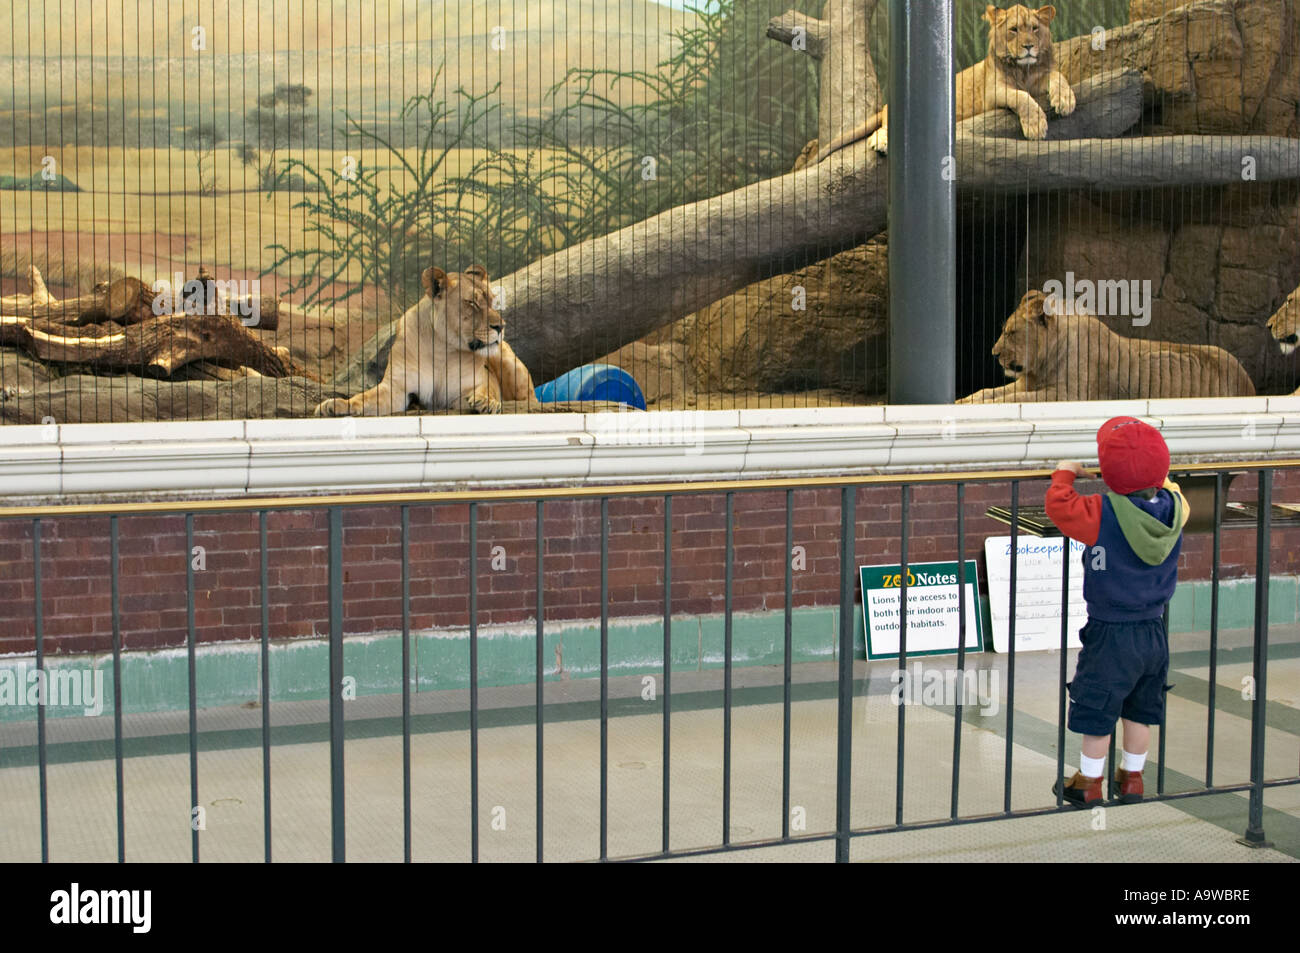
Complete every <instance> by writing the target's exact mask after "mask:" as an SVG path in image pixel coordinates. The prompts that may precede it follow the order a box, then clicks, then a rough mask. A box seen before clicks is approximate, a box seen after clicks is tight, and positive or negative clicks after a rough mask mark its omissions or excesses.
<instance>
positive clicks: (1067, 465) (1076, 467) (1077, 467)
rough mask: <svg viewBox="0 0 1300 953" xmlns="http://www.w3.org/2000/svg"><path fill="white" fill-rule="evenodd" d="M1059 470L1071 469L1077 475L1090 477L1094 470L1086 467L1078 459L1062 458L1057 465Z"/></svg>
mask: <svg viewBox="0 0 1300 953" xmlns="http://www.w3.org/2000/svg"><path fill="white" fill-rule="evenodd" d="M1056 469H1058V470H1069V471H1070V472H1071V473H1073V474H1074V475H1075V476H1082V477H1090V476H1092V471H1090V470H1088V469H1087V468H1085V467H1084V465H1083V464H1082V463H1080V462H1079V461H1078V460H1062V461H1061V462H1060V463H1058V464H1057V465H1056Z"/></svg>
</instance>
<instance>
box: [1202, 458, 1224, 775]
mask: <svg viewBox="0 0 1300 953" xmlns="http://www.w3.org/2000/svg"><path fill="white" fill-rule="evenodd" d="M1222 529H1223V472H1222V471H1219V472H1217V473H1215V474H1214V550H1213V558H1212V560H1211V563H1210V678H1209V682H1210V685H1209V697H1208V698H1207V699H1206V701H1205V705H1206V708H1207V709H1208V715H1209V718H1208V724H1207V725H1206V729H1205V731H1206V736H1205V786H1206V787H1207V788H1210V787H1214V710H1215V706H1216V704H1217V701H1216V699H1215V688H1216V687H1217V681H1216V680H1217V679H1218V677H1219V559H1220V553H1219V546H1220V543H1221V536H1220V533H1221V531H1222Z"/></svg>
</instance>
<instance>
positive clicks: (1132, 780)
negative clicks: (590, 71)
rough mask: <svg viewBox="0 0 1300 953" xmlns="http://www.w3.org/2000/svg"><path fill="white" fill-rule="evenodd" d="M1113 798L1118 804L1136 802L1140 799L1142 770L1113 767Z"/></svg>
mask: <svg viewBox="0 0 1300 953" xmlns="http://www.w3.org/2000/svg"><path fill="white" fill-rule="evenodd" d="M1115 787H1116V792H1115V800H1116V801H1118V802H1119V803H1120V804H1136V803H1137V802H1138V801H1140V800H1142V772H1141V771H1125V770H1124V769H1123V768H1116V769H1115Z"/></svg>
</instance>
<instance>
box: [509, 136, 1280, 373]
mask: <svg viewBox="0 0 1300 953" xmlns="http://www.w3.org/2000/svg"><path fill="white" fill-rule="evenodd" d="M1049 128H1050V125H1049ZM956 152H957V155H956V160H957V162H956V166H957V172H956V176H957V178H956V181H957V186H958V190H959V191H961V192H995V193H998V192H1001V193H1007V192H1017V193H1021V194H1025V193H1036V192H1045V191H1054V190H1058V189H1067V188H1089V189H1095V190H1098V191H1115V190H1123V189H1142V188H1157V187H1169V186H1181V187H1188V186H1198V185H1227V184H1236V183H1240V182H1241V181H1242V178H1243V170H1244V169H1245V168H1246V166H1245V165H1244V164H1243V159H1246V158H1248V157H1249V159H1250V160H1251V161H1250V163H1249V165H1251V166H1252V169H1251V171H1253V174H1254V180H1255V181H1258V182H1275V181H1280V180H1297V179H1300V143H1298V142H1297V140H1295V139H1287V138H1282V137H1276V136H1170V137H1149V138H1130V139H1078V140H1067V141H1061V142H1052V141H1049V142H1025V141H1023V140H1011V139H990V138H987V137H984V136H971V135H969V134H960V135H959V136H958V139H957V149H956ZM886 161H887V160H886V159H884V158H883V157H881V156H879V155H878V154H877V153H876V152H875V151H874V150H871V149H868V148H867V147H866V144H865V143H857V144H855V145H853V146H849V147H847V148H845V149H843V150H841V151H840V152H837V153H835V154H834V155H832V156H831V157H830V158H829V159H827V160H826V161H825V162H823V163H821V164H819V165H815V166H811V167H809V168H805V169H801V170H799V171H798V172H792V173H789V174H787V175H783V176H779V177H777V178H773V179H766V180H764V181H762V182H756V183H754V184H753V185H749V186H746V187H745V188H743V189H738V190H736V191H734V192H729V193H727V194H725V195H719V196H717V197H715V198H711V199H706V200H705V201H702V202H695V203H692V204H689V205H683V206H679V207H677V208H673V209H669V210H668V211H666V212H662V213H660V214H659V215H656V216H654V217H653V218H649V219H646V220H645V221H642V222H638V223H636V224H634V225H629V226H627V227H626V228H622V229H619V230H618V231H616V232H612V233H611V234H609V235H605V236H602V237H600V238H595V239H591V240H589V241H585V242H581V243H579V244H577V245H574V246H572V247H570V248H566V249H564V250H562V251H559V252H556V253H555V254H552V255H548V256H547V257H545V258H542V259H539V260H538V261H535V262H533V263H532V264H530V265H528V266H527V267H526V268H523V269H521V270H520V271H517V272H515V273H513V274H511V275H508V276H506V277H504V278H502V279H501V280H500V282H499V284H500V285H501V287H502V290H503V292H504V295H505V301H506V305H507V308H506V310H505V312H504V313H505V317H506V319H507V321H508V323H509V335H510V342H511V346H512V347H513V348H514V350H515V353H516V354H518V355H519V357H520V359H521V360H523V361H524V363H525V364H526V365H527V366H528V368H529V370H530V371H532V373H533V376H534V378H536V379H537V380H549V379H551V378H553V377H556V376H558V375H560V374H562V373H564V372H565V371H567V370H569V369H570V368H573V367H576V366H578V365H580V364H582V363H583V362H585V361H589V360H592V359H593V358H595V357H597V356H599V355H601V354H608V353H610V352H612V351H615V350H617V349H618V348H619V347H622V346H623V345H624V344H627V343H628V342H630V341H636V340H639V339H641V338H642V337H644V336H645V335H647V334H649V333H650V332H651V331H653V330H655V329H656V328H659V327H661V326H662V325H664V324H667V323H668V322H670V321H674V320H676V319H678V318H681V317H684V316H685V315H688V314H690V313H692V312H694V311H698V310H699V309H700V308H702V307H704V306H705V305H707V304H710V303H711V302H714V301H717V300H718V299H719V298H723V297H725V296H726V295H729V294H732V293H733V292H736V291H739V290H740V289H741V288H744V287H745V286H747V285H750V284H753V283H754V282H755V281H758V280H760V279H762V278H767V277H770V276H771V275H772V274H775V273H784V272H789V271H793V270H795V269H797V268H801V267H803V266H805V265H808V264H811V263H812V262H814V261H820V260H822V259H824V258H827V257H829V256H830V255H833V254H835V253H836V252H839V251H842V250H844V249H846V248H852V247H854V246H856V245H860V244H862V243H863V242H865V241H867V240H868V239H869V238H871V237H872V236H874V235H877V234H879V233H880V232H882V231H883V230H884V229H885V227H886V225H887V224H888V217H887V192H888V189H887V183H886V177H885V169H884V163H885V162H886Z"/></svg>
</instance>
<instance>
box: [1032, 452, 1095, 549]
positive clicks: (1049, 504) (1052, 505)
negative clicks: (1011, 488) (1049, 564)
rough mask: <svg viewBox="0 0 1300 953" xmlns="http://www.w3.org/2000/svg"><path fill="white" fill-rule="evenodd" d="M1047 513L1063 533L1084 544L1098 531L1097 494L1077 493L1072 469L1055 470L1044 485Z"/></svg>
mask: <svg viewBox="0 0 1300 953" xmlns="http://www.w3.org/2000/svg"><path fill="white" fill-rule="evenodd" d="M1046 508H1047V517H1048V519H1050V520H1051V521H1052V522H1053V523H1055V524H1056V528H1057V529H1059V530H1060V531H1061V532H1062V533H1064V534H1065V535H1066V536H1068V537H1070V538H1071V539H1077V540H1078V541H1079V542H1081V543H1083V544H1084V545H1086V546H1091V545H1092V544H1093V543H1095V542H1097V536H1098V535H1099V534H1100V533H1101V496H1100V495H1099V494H1096V493H1094V494H1093V495H1092V496H1080V495H1079V494H1078V493H1077V492H1076V491H1075V489H1074V473H1073V472H1072V471H1070V470H1057V471H1055V472H1054V473H1053V474H1052V485H1051V486H1050V487H1048V489H1047V500H1046Z"/></svg>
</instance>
